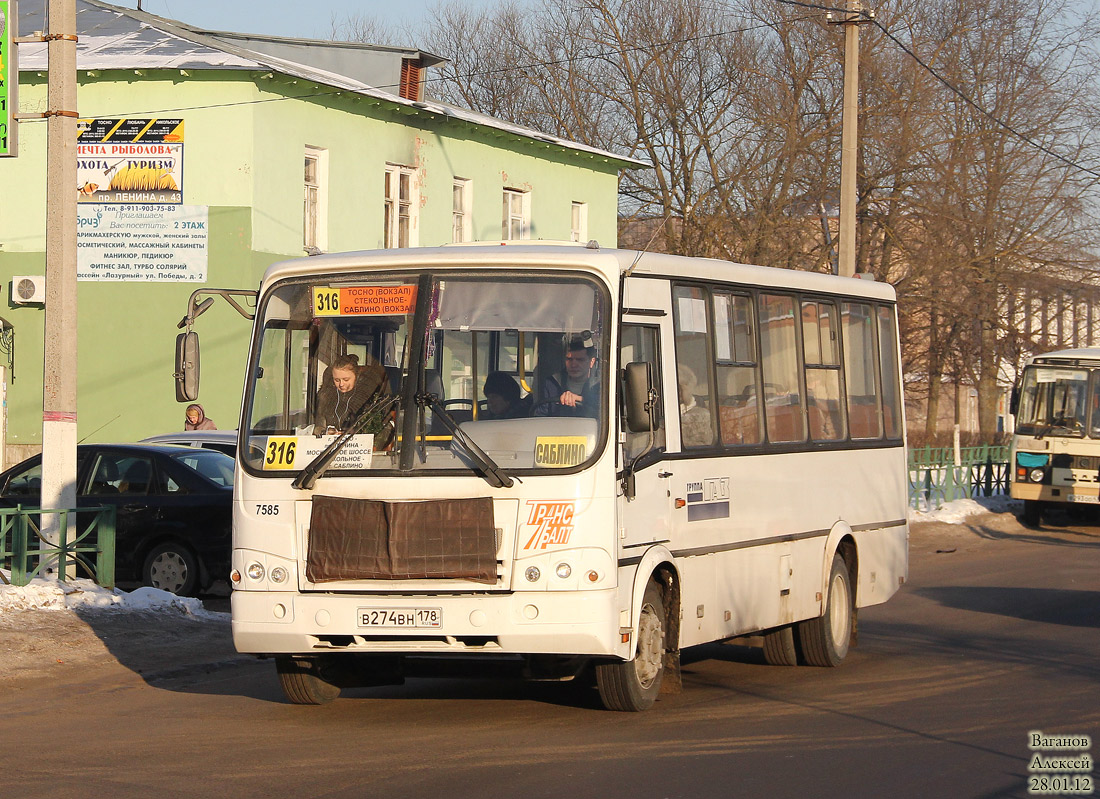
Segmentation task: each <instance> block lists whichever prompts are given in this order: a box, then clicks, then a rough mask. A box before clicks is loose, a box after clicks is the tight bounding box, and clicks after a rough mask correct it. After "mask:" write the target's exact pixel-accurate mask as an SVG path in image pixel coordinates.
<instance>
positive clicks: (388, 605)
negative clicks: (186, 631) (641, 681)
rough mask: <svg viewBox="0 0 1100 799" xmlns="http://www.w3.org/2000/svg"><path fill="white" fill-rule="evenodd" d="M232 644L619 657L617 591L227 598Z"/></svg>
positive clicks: (281, 649) (273, 650)
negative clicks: (432, 618)
mask: <svg viewBox="0 0 1100 799" xmlns="http://www.w3.org/2000/svg"><path fill="white" fill-rule="evenodd" d="M232 605H233V643H234V645H235V646H236V648H237V651H239V652H244V653H249V654H257V655H282V654H299V655H304V654H319V653H332V652H350V653H359V654H366V653H372V652H379V653H381V652H388V653H403V654H430V653H440V654H442V653H455V654H462V653H467V654H473V653H482V654H490V653H494V654H566V655H614V654H617V653H618V652H621V634H620V621H621V619H620V616H621V614H620V611H619V607H618V605H619V600H618V591H617V590H615V589H609V590H603V591H580V592H570V593H558V592H538V593H535V592H517V593H511V594H497V595H493V594H489V595H485V594H481V595H476V596H474V595H466V596H462V595H459V596H424V595H420V596H407V595H402V596H386V595H379V594H370V595H364V594H337V593H318V594H298V593H295V592H285V593H280V592H272V591H256V592H253V591H234V592H233V596H232ZM425 609H427V610H434V609H438V610H439V611H440V612H441V626H440V627H439V628H438V629H423V628H420V629H410V628H404V627H385V628H380V627H367V626H365V625H364V624H363V623H362V622H363V621H364V614H366V615H367V616H368V617H369V616H372V615H373V616H375V617H377V615H378V614H377V613H373V614H372V613H371V611H385V612H389V611H394V613H393V614H392V615H391V618H393V617H399V618H405V619H407V618H408V617H409V616H411V615H412V614H413V613H414V612H415V611H417V610H425Z"/></svg>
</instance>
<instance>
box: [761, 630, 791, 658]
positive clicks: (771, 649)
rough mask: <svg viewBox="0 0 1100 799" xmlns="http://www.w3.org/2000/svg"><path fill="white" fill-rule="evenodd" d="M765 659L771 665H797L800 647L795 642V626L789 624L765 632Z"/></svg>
mask: <svg viewBox="0 0 1100 799" xmlns="http://www.w3.org/2000/svg"><path fill="white" fill-rule="evenodd" d="M764 660H765V661H767V663H768V665H769V666H797V665H798V649H797V648H796V647H795V644H794V627H792V626H790V625H788V626H786V627H780V628H779V629H778V630H772V631H771V632H770V633H764Z"/></svg>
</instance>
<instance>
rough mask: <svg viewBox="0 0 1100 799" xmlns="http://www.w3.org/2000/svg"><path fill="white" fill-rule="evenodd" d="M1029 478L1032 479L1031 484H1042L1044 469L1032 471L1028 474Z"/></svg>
mask: <svg viewBox="0 0 1100 799" xmlns="http://www.w3.org/2000/svg"><path fill="white" fill-rule="evenodd" d="M1028 477H1030V478H1031V482H1033V483H1041V482H1043V470H1042V469H1032V470H1031V471H1030V472H1029V473H1028Z"/></svg>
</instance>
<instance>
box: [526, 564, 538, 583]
mask: <svg viewBox="0 0 1100 799" xmlns="http://www.w3.org/2000/svg"><path fill="white" fill-rule="evenodd" d="M523 576H524V577H526V578H527V582H529V583H537V582H538V581H539V578H540V577H542V572H540V571H539V567H538V566H528V567H527V571H525V572H524V573H523Z"/></svg>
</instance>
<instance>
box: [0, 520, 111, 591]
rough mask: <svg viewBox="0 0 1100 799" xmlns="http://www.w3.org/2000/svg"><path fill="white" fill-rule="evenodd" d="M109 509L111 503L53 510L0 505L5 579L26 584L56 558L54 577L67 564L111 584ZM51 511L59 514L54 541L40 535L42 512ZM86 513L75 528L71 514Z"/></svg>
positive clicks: (0, 552)
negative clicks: (8, 571)
mask: <svg viewBox="0 0 1100 799" xmlns="http://www.w3.org/2000/svg"><path fill="white" fill-rule="evenodd" d="M115 510H116V509H115V507H114V506H113V505H104V506H101V507H95V508H76V509H59V510H54V509H49V508H47V509H43V508H24V507H23V506H21V505H16V506H15V507H14V508H0V563H3V564H5V565H8V564H10V568H11V584H12V585H19V586H22V585H26V584H27V583H28V582H30V581H31V580H32V579H33V578H34V577H36V576H38V575H39V573H40V572H41V570H42V566H43V564H47V563H52V562H55V561H56V563H57V572H56V573H57V576H58V577H57V578H58V579H59V580H61V581H62V582H64V581H65V579H66V575H68V573H69V567H70V566H72V567H73V570H74V573H75V572H76V569H77V567H80V568H82V569H83V570H84V571H85V572H86V573H87V575H88V576H89V577H91V578H92V579H93V580H95V582H96V583H97V584H98V585H101V586H103V587H104V588H114V587H115ZM52 514H57V516H58V517H59V518H58V525H57V528H58V543H57V544H51V543H50V542H49V541H47V540H46V539H45V538H44V537H43V535H42V516H43V515H52ZM89 516H91V517H92V519H91V522H89V523H88V525H87V526H86V527H85V528H84V529H83V530H80V529H78V526H77V524H76V519H77V517H79V518H81V519H87V518H88V517H89ZM92 556H94V563H93V559H92ZM32 562H33V563H34V565H33V567H32V566H31V564H32ZM2 581H4V579H3V575H2V574H0V582H2Z"/></svg>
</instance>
